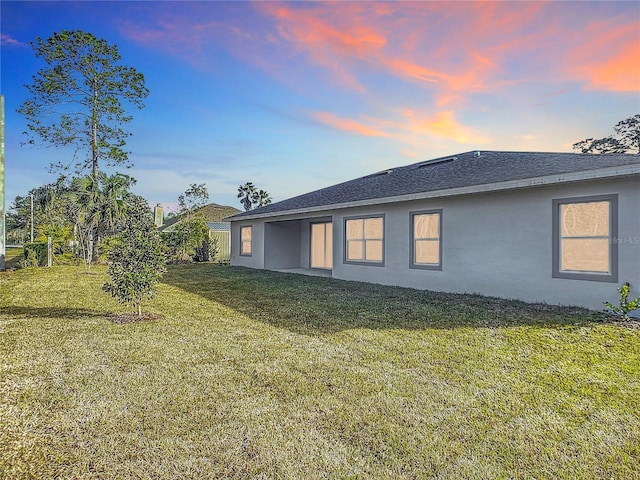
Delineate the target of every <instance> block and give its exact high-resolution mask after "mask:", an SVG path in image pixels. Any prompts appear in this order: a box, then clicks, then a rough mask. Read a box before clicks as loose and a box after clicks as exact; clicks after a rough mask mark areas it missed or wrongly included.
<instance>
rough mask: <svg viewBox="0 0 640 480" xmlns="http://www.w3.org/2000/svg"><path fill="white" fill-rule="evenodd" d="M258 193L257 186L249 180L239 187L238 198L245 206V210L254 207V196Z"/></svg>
mask: <svg viewBox="0 0 640 480" xmlns="http://www.w3.org/2000/svg"><path fill="white" fill-rule="evenodd" d="M255 195H256V187H255V186H254V185H253V183H251V182H247V183H245V184H244V185H240V186H239V187H238V198H239V199H240V203H241V204H242V205H243V206H244V210H245V211H246V212H248V211H249V210H251V208H253V198H254V196H255Z"/></svg>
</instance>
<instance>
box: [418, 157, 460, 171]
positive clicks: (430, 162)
mask: <svg viewBox="0 0 640 480" xmlns="http://www.w3.org/2000/svg"><path fill="white" fill-rule="evenodd" d="M457 159H458V157H449V158H436V159H435V160H428V161H426V162H422V163H419V164H418V165H417V167H416V168H422V167H428V166H430V165H439V164H441V163H449V162H453V161H454V160H457Z"/></svg>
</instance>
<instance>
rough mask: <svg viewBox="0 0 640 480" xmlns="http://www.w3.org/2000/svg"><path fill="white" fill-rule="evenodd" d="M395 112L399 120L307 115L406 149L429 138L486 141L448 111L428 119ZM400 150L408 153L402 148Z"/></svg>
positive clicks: (324, 113) (482, 142) (330, 124)
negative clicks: (396, 142)
mask: <svg viewBox="0 0 640 480" xmlns="http://www.w3.org/2000/svg"><path fill="white" fill-rule="evenodd" d="M397 113H398V114H399V116H400V118H396V119H394V120H389V119H387V118H377V117H368V116H362V117H361V118H360V119H359V120H354V119H352V118H343V117H338V116H337V115H334V114H332V113H329V112H311V113H310V114H309V116H310V117H311V118H313V119H314V120H316V121H318V122H320V123H322V124H324V125H327V126H329V127H332V128H334V129H336V130H340V131H343V132H349V133H355V134H358V135H362V136H366V137H384V138H390V139H393V140H396V141H398V142H400V143H401V144H405V145H409V146H416V145H420V144H422V143H424V140H425V138H429V137H431V138H433V137H436V138H443V139H448V140H453V141H454V142H456V143H458V144H470V143H472V144H485V143H487V142H488V141H489V140H488V138H487V137H486V136H484V135H482V134H480V133H478V132H476V131H474V130H473V129H471V128H469V127H466V126H464V125H462V124H461V123H459V122H458V121H456V120H455V118H454V112H452V111H443V112H438V113H436V114H435V115H433V116H431V117H429V116H425V115H423V114H420V113H419V112H416V111H414V110H411V109H407V108H405V109H399V110H398V111H397ZM396 117H397V115H396ZM402 151H403V152H404V153H406V152H409V151H412V150H407V149H406V148H403V150H402Z"/></svg>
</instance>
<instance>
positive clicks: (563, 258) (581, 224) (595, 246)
mask: <svg viewBox="0 0 640 480" xmlns="http://www.w3.org/2000/svg"><path fill="white" fill-rule="evenodd" d="M617 235H618V196H617V195H599V196H593V197H581V198H565V199H559V200H554V201H553V237H554V239H553V242H554V243H553V247H554V248H553V276H554V277H557V278H571V279H577V280H596V281H604V282H617V281H618V278H617V276H618V271H617V270H618V265H617V264H618V248H617V243H616V238H617Z"/></svg>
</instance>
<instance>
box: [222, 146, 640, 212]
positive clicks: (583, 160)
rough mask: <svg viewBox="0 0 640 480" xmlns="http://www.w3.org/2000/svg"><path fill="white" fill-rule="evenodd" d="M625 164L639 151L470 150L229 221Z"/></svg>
mask: <svg viewBox="0 0 640 480" xmlns="http://www.w3.org/2000/svg"><path fill="white" fill-rule="evenodd" d="M478 153H479V155H478ZM625 165H640V155H636V154H605V155H595V154H578V153H543V152H494V151H481V152H475V151H471V152H466V153H461V154H457V155H453V156H449V157H441V158H437V159H434V160H429V161H425V162H419V163H414V164H412V165H406V166H402V167H397V168H392V169H389V170H385V171H382V172H378V173H374V174H371V175H367V176H364V177H360V178H356V179H354V180H350V181H348V182H344V183H340V184H338V185H333V186H330V187H327V188H323V189H321V190H316V191H314V192H310V193H306V194H304V195H299V196H297V197H293V198H289V199H287V200H283V201H281V202H277V203H273V204H271V205H268V206H266V207H260V208H258V209H256V210H250V211H248V212H242V213H239V214H237V215H234V216H232V217H229V219H232V220H239V219H241V218H242V217H246V216H252V215H262V214H270V213H277V212H283V213H286V212H287V211H291V210H299V209H305V208H312V207H320V206H327V207H330V206H331V205H336V204H344V203H349V202H357V201H361V200H370V199H377V198H387V197H395V196H401V195H409V194H417V193H423V192H435V191H438V190H448V189H452V188H458V187H471V186H478V185H485V184H493V183H499V182H508V181H513V180H524V179H531V178H536V177H544V176H549V175H561V174H568V173H576V172H584V171H589V170H597V169H602V168H607V167H620V166H625Z"/></svg>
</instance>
